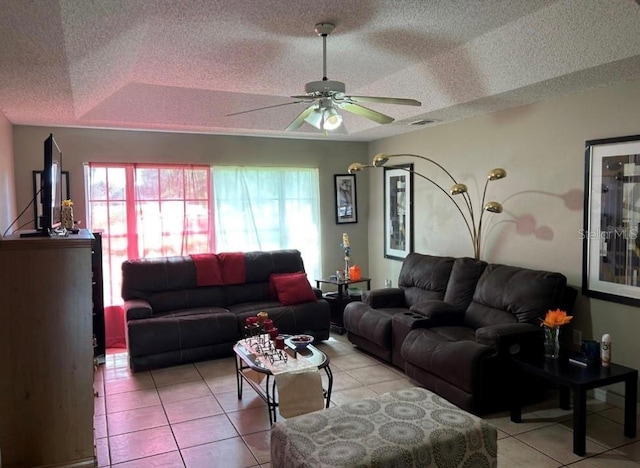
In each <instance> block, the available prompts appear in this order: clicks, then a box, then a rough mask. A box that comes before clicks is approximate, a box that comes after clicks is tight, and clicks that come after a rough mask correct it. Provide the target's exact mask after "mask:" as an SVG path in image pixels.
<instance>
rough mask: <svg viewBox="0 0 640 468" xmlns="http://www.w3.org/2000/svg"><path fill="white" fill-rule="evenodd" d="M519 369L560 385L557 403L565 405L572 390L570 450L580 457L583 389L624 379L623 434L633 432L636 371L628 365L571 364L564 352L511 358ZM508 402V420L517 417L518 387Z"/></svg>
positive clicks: (583, 439) (584, 421)
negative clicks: (531, 357)
mask: <svg viewBox="0 0 640 468" xmlns="http://www.w3.org/2000/svg"><path fill="white" fill-rule="evenodd" d="M512 361H513V363H514V365H515V366H516V367H517V368H518V369H520V370H521V371H522V372H526V373H527V374H530V375H534V376H536V377H539V378H541V379H544V380H547V381H550V382H553V383H554V384H556V385H558V386H559V387H560V407H561V408H563V409H569V390H572V391H573V453H575V454H576V455H579V456H581V457H583V456H584V455H585V450H586V448H585V445H586V436H587V432H586V425H587V410H586V400H587V398H586V393H587V390H591V389H593V388H598V387H602V386H604V385H609V384H612V383H617V382H624V384H625V385H624V435H625V436H627V437H635V436H636V399H637V395H638V371H637V370H636V369H631V368H630V367H625V366H621V365H619V364H613V363H611V365H610V366H609V367H602V366H601V365H600V364H599V363H596V364H593V365H591V366H589V367H581V366H578V365H575V364H571V363H570V362H569V360H568V358H567V357H566V356H562V355H561V356H560V358H558V359H545V358H544V357H542V356H541V357H540V358H537V359H527V358H522V357H518V356H517V355H516V356H514V357H513V358H512ZM512 393H513V397H514V400H513V401H512V406H511V421H513V422H515V423H518V422H520V421H521V412H522V403H521V402H520V401H519V399H518V395H519V389H518V388H516V389H514V391H513V392H512Z"/></svg>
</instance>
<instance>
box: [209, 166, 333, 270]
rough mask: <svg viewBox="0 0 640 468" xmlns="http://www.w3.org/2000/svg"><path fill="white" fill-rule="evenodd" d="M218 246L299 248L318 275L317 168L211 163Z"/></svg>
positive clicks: (227, 249)
mask: <svg viewBox="0 0 640 468" xmlns="http://www.w3.org/2000/svg"><path fill="white" fill-rule="evenodd" d="M212 172H213V192H214V195H213V197H214V207H215V208H214V215H215V222H214V226H215V243H216V252H239V251H244V252H248V251H252V250H277V249H298V250H299V251H300V252H301V253H302V259H303V260H304V266H305V270H306V272H307V274H308V277H309V279H310V280H311V281H313V280H314V279H315V278H320V273H321V265H320V258H321V252H320V202H319V192H320V190H319V183H318V170H317V169H313V168H290V167H287V168H283V167H235V166H233V167H231V166H225V167H213V168H212Z"/></svg>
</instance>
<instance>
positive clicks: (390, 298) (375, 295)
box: [362, 288, 405, 309]
mask: <svg viewBox="0 0 640 468" xmlns="http://www.w3.org/2000/svg"><path fill="white" fill-rule="evenodd" d="M362 302H364V303H365V304H368V305H369V306H370V307H373V308H374V309H381V308H392V307H405V303H404V290H403V289H400V288H383V289H371V290H369V291H363V292H362Z"/></svg>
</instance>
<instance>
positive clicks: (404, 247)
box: [384, 164, 413, 260]
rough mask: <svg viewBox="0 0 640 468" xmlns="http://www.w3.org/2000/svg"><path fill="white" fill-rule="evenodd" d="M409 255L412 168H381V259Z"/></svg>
mask: <svg viewBox="0 0 640 468" xmlns="http://www.w3.org/2000/svg"><path fill="white" fill-rule="evenodd" d="M412 251H413V164H401V165H396V166H385V167H384V256H385V258H390V259H393V260H404V259H405V257H406V256H407V255H408V254H409V253H410V252H412Z"/></svg>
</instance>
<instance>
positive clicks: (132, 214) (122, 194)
mask: <svg viewBox="0 0 640 468" xmlns="http://www.w3.org/2000/svg"><path fill="white" fill-rule="evenodd" d="M85 175H86V177H85V181H86V190H85V193H86V194H87V215H88V226H89V227H90V229H91V230H94V231H101V232H102V245H103V248H102V257H103V275H104V300H105V306H106V307H105V320H106V324H107V337H108V338H107V346H111V347H114V346H117V345H118V344H122V343H124V325H123V324H124V319H123V318H122V317H121V316H122V313H123V312H122V310H121V307H120V305H121V304H122V298H121V296H120V294H121V286H122V281H121V278H122V274H121V271H122V268H121V266H122V262H123V261H125V260H127V259H129V258H141V257H160V256H172V255H188V254H190V253H200V252H212V251H213V235H212V229H211V227H212V221H211V215H210V213H211V212H210V198H211V196H210V194H211V173H210V168H209V166H192V165H188V166H178V165H175V166H174V165H144V164H97V163H91V164H89V165H88V166H87V168H86V174H85ZM110 315H112V316H114V317H112V318H110ZM119 316H120V317H119ZM110 322H111V323H112V326H111V327H110V325H109V323H110ZM121 342H122V343H121Z"/></svg>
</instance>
